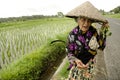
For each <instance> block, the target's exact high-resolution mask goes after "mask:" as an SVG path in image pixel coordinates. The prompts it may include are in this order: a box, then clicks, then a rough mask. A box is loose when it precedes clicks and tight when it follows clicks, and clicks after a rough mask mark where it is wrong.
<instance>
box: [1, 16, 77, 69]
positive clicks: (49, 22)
mask: <svg viewBox="0 0 120 80" xmlns="http://www.w3.org/2000/svg"><path fill="white" fill-rule="evenodd" d="M74 26H76V23H75V21H74V20H72V19H69V18H44V19H36V20H28V21H19V22H4V23H0V71H2V69H5V68H8V67H9V65H10V64H12V63H14V62H17V60H19V59H20V58H22V57H23V56H25V55H26V54H32V52H35V51H36V50H38V49H40V47H41V46H44V44H46V43H50V39H56V35H59V36H61V37H62V36H65V35H61V34H63V33H65V34H67V33H68V32H69V31H70V30H71V29H72V28H73V27H74ZM41 55H42V53H41ZM43 55H44V54H43ZM21 60H22V59H21Z"/></svg>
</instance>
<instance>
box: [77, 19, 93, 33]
mask: <svg viewBox="0 0 120 80" xmlns="http://www.w3.org/2000/svg"><path fill="white" fill-rule="evenodd" d="M77 23H78V25H79V27H80V29H81V30H82V31H83V32H86V31H88V29H89V27H90V26H91V24H92V21H91V20H90V19H87V18H84V17H83V18H79V19H78V20H77Z"/></svg>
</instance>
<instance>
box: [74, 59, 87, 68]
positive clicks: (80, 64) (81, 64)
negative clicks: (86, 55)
mask: <svg viewBox="0 0 120 80" xmlns="http://www.w3.org/2000/svg"><path fill="white" fill-rule="evenodd" d="M75 63H76V64H77V67H78V68H87V67H88V65H85V64H83V63H82V61H81V60H79V59H77V60H75Z"/></svg>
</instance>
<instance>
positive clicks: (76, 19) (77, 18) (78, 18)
mask: <svg viewBox="0 0 120 80" xmlns="http://www.w3.org/2000/svg"><path fill="white" fill-rule="evenodd" d="M80 18H87V17H83V16H79V17H75V18H74V20H75V22H77V21H78V20H80ZM88 19H89V18H88ZM89 20H90V21H91V23H93V22H94V20H92V19H89Z"/></svg>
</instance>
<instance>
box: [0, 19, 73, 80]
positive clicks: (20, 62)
mask: <svg viewBox="0 0 120 80" xmlns="http://www.w3.org/2000/svg"><path fill="white" fill-rule="evenodd" d="M0 25H1V26H2V25H4V27H3V26H2V27H0V30H1V33H2V32H3V33H4V36H6V35H5V34H6V32H7V33H9V34H11V33H12V32H14V33H12V34H11V35H9V36H8V37H7V41H9V39H10V41H13V42H14V41H15V40H14V39H15V37H14V38H13V39H12V36H14V35H16V36H17V38H18V40H20V42H23V41H24V40H25V41H26V42H25V43H24V46H20V47H21V48H22V49H25V45H27V44H26V43H27V42H28V41H30V40H29V38H28V39H27V38H26V37H28V36H29V34H30V35H33V39H32V40H31V41H33V40H37V39H38V41H37V42H36V43H35V42H32V44H31V46H32V47H33V46H35V45H38V44H40V43H41V45H40V46H37V47H36V49H34V50H32V51H30V52H29V53H30V54H24V51H22V52H23V53H22V54H24V55H21V56H20V57H19V58H18V59H15V60H14V61H13V62H11V63H10V64H9V65H7V66H6V67H4V68H2V69H1V70H0V79H2V80H11V79H15V80H18V79H23V80H32V79H38V78H39V77H40V74H41V73H42V72H43V71H44V70H46V68H48V66H49V65H53V63H54V62H55V61H56V59H59V57H60V56H61V55H65V52H64V51H65V45H63V44H60V43H56V44H54V45H53V46H51V45H50V44H49V43H50V42H51V41H52V40H55V39H61V40H65V41H66V37H67V34H68V32H69V31H71V29H72V28H73V27H74V26H75V23H73V20H71V19H68V18H49V19H48V18H47V19H43V20H42V19H38V20H31V21H25V22H12V23H9V22H8V23H2V24H1V23H0ZM17 28H19V29H20V30H19V31H18V30H17ZM4 31H5V32H4ZM26 32H27V35H28V36H26V35H24V37H22V36H20V35H23V34H22V33H26ZM44 32H46V33H44ZM40 35H42V37H41V36H40ZM4 36H2V37H4ZM36 36H37V38H36ZM2 37H1V39H4V38H2ZM30 37H31V36H30ZM1 39H0V40H1ZM39 39H41V41H39ZM1 41H6V40H1ZM5 43H6V42H5ZM30 43H31V42H30ZM20 44H23V43H20ZM15 46H16V45H14V47H15ZM28 46H29V45H28ZM3 48H4V47H3ZM4 49H6V47H5V48H4ZM9 49H13V48H9ZM16 49H18V48H16ZM26 49H28V48H26ZM7 50H8V49H7ZM30 50H31V48H30ZM11 51H12V50H11ZM18 51H19V50H18ZM8 52H9V54H8V56H11V55H14V54H13V53H10V51H8ZM0 54H1V53H0ZM2 54H3V53H2ZM4 55H6V54H5V53H4ZM4 55H2V56H3V57H2V58H6V57H4ZM16 55H17V56H18V55H19V54H16ZM4 60H5V59H4ZM62 74H66V73H61V75H62Z"/></svg>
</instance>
